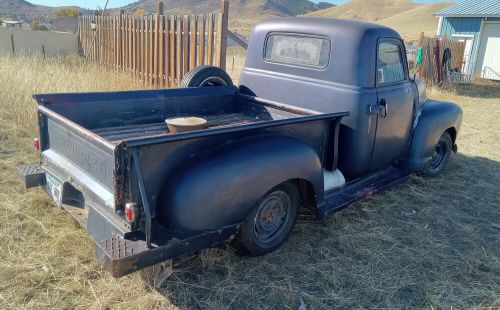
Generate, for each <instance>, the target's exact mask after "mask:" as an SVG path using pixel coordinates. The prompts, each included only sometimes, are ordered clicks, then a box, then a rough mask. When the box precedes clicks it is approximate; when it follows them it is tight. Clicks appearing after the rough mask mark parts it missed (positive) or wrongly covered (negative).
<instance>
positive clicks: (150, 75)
mask: <svg viewBox="0 0 500 310" xmlns="http://www.w3.org/2000/svg"><path fill="white" fill-rule="evenodd" d="M228 11H229V1H228V0H222V1H221V11H220V12H216V13H211V14H201V15H163V3H161V2H160V3H159V5H158V13H157V14H155V15H149V16H131V15H123V13H122V14H120V15H119V16H118V15H117V16H81V17H80V18H79V20H78V34H79V40H80V49H81V51H82V52H83V55H84V56H85V57H86V58H87V59H88V60H90V61H92V62H95V63H98V64H101V65H103V66H107V67H109V68H114V69H117V70H124V71H126V72H129V73H130V74H131V75H134V76H136V77H137V78H139V79H141V80H143V81H144V82H146V83H148V84H149V85H150V86H151V87H176V86H178V85H179V83H180V81H181V79H182V77H183V76H184V75H185V74H186V73H187V72H188V71H189V70H190V69H192V68H194V67H196V66H199V65H215V66H219V67H221V68H225V65H226V49H227V48H226V47H227V26H228Z"/></svg>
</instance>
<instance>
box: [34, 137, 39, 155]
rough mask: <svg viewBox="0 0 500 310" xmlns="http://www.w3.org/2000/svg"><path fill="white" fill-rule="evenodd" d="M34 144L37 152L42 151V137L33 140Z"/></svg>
mask: <svg viewBox="0 0 500 310" xmlns="http://www.w3.org/2000/svg"><path fill="white" fill-rule="evenodd" d="M33 146H34V147H35V150H37V152H40V139H38V138H36V139H34V140H33Z"/></svg>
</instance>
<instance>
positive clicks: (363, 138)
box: [240, 18, 461, 180]
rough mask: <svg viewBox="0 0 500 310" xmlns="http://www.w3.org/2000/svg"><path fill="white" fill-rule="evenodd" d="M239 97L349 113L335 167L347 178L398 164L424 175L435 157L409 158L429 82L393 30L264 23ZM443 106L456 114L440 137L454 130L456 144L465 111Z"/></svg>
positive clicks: (316, 21)
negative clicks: (412, 70) (412, 66)
mask: <svg viewBox="0 0 500 310" xmlns="http://www.w3.org/2000/svg"><path fill="white" fill-rule="evenodd" d="M240 91H241V92H242V93H248V94H252V95H255V96H258V97H261V98H265V99H269V100H275V101H280V102H287V103H289V104H292V105H294V106H299V107H306V108H308V109H312V110H316V111H320V112H322V113H330V112H333V111H348V112H349V117H345V118H343V120H342V123H341V127H340V139H339V143H340V147H339V162H338V166H339V170H340V171H341V172H342V173H343V174H344V175H345V176H346V178H347V180H352V179H356V178H358V177H362V176H364V175H366V174H369V173H371V172H374V171H377V170H379V169H382V168H385V167H388V166H390V165H393V164H395V163H397V162H400V164H402V165H404V166H405V168H407V169H409V170H411V171H420V170H421V169H423V168H424V166H425V165H426V164H427V162H428V161H429V159H430V158H431V157H432V154H433V153H431V151H433V148H432V147H433V146H434V144H433V143H432V145H427V148H428V149H427V150H426V151H425V152H424V156H422V155H421V154H418V155H417V154H409V153H408V151H409V150H410V144H411V142H412V137H413V134H414V128H415V127H416V122H417V121H418V117H417V116H419V114H420V113H421V110H422V108H423V105H424V103H425V102H426V101H428V99H427V98H426V96H425V84H423V83H422V82H420V81H418V80H417V81H415V79H414V78H413V77H411V76H410V74H409V70H408V64H407V59H406V52H405V45H404V42H403V40H402V39H401V37H400V35H399V34H398V33H397V32H396V31H394V30H392V29H390V28H387V27H384V26H380V25H376V24H372V23H367V22H360V21H353V20H335V19H324V18H280V19H274V20H269V21H265V22H262V23H260V24H259V25H257V26H256V27H255V28H254V30H253V32H252V35H251V39H250V44H249V48H248V54H247V59H246V64H245V68H244V69H243V72H242V74H241V78H240ZM427 105H428V106H434V105H435V104H434V102H432V101H429V102H428V103H427ZM439 108H440V109H443V110H449V112H450V113H451V114H452V115H451V118H450V119H448V120H447V121H448V122H447V125H446V126H449V128H444V130H443V128H440V130H443V131H441V132H440V133H439V135H441V134H442V133H443V132H444V131H445V130H450V132H451V133H452V139H453V143H455V138H456V131H457V130H459V127H460V122H461V111H460V108H458V107H457V106H456V105H454V104H447V103H442V104H440V107H439ZM443 112H444V111H443ZM444 114H448V113H444ZM436 116H437V114H436ZM443 116H444V115H443ZM440 117H441V116H440ZM443 123H446V122H445V120H443ZM446 126H445V127H446ZM437 139H439V137H433V141H432V142H437ZM415 143H419V142H415ZM419 156H420V158H418V157H419ZM410 159H411V160H410ZM405 160H406V161H405Z"/></svg>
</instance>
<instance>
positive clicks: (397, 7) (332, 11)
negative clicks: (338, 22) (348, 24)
mask: <svg viewBox="0 0 500 310" xmlns="http://www.w3.org/2000/svg"><path fill="white" fill-rule="evenodd" d="M420 6H423V5H422V4H417V3H414V2H413V1H411V0H352V1H351V2H347V3H345V4H342V5H338V6H335V7H332V8H328V9H325V10H320V11H316V12H313V13H309V14H307V15H309V16H321V17H330V18H345V19H362V20H367V21H377V20H380V19H384V18H387V17H390V16H394V15H396V14H400V13H403V12H405V11H408V10H411V9H415V8H417V7H420Z"/></svg>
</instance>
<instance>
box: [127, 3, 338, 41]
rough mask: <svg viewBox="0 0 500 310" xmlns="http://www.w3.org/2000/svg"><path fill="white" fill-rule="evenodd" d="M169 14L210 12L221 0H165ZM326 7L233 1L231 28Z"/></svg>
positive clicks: (152, 7) (151, 7)
mask: <svg viewBox="0 0 500 310" xmlns="http://www.w3.org/2000/svg"><path fill="white" fill-rule="evenodd" d="M164 5H165V13H166V14H193V13H208V12H213V11H216V10H218V9H219V8H220V0H164ZM325 6H330V5H328V4H325V3H320V4H315V3H313V2H311V1H308V0H251V1H250V0H231V1H230V5H229V21H230V28H231V29H232V30H233V31H238V32H241V33H243V34H245V35H247V34H248V33H249V32H250V29H251V28H252V26H253V25H254V24H255V23H257V22H258V21H261V20H264V19H267V18H272V17H277V16H296V15H301V14H306V13H309V12H313V11H316V10H319V9H322V8H324V7H325ZM156 8H157V1H156V0H142V1H138V2H135V3H132V4H130V5H127V6H125V7H124V9H125V11H126V12H127V13H133V12H134V11H136V10H137V9H143V10H144V11H145V12H146V13H152V12H155V11H156Z"/></svg>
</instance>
